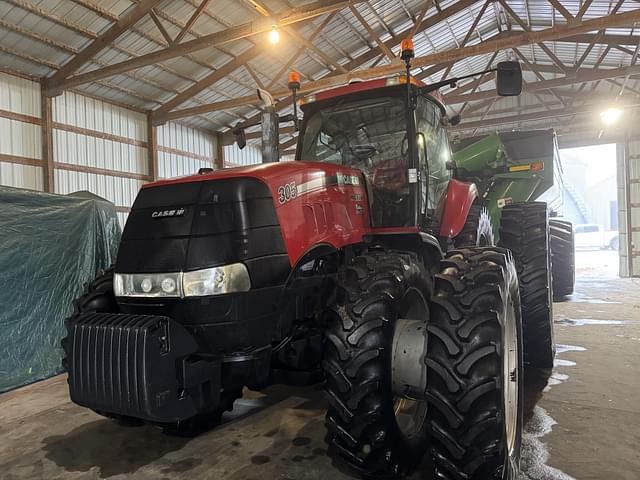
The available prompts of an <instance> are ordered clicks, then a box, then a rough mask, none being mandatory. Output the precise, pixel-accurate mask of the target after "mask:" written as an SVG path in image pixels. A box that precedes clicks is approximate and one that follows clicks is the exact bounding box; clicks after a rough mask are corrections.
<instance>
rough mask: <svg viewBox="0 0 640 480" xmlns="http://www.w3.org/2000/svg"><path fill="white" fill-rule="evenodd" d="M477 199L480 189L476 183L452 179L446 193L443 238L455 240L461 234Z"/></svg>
mask: <svg viewBox="0 0 640 480" xmlns="http://www.w3.org/2000/svg"><path fill="white" fill-rule="evenodd" d="M476 198H478V188H477V187H476V185H475V183H467V182H461V181H460V180H455V179H451V181H450V182H449V185H448V187H447V192H446V193H445V199H444V210H443V213H442V221H441V223H440V235H441V236H443V237H448V238H453V237H457V236H458V235H459V234H460V232H461V231H462V229H463V228H464V223H465V222H466V221H467V216H468V215H469V210H471V205H472V204H473V202H474V201H475V199H476Z"/></svg>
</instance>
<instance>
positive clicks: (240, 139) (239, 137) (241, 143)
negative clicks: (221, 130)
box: [233, 128, 247, 150]
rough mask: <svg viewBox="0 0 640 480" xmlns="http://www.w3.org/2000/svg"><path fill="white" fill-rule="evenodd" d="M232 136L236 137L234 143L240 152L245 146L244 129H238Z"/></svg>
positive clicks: (245, 135)
mask: <svg viewBox="0 0 640 480" xmlns="http://www.w3.org/2000/svg"><path fill="white" fill-rule="evenodd" d="M233 134H234V135H235V137H236V143H237V144H238V148H239V149H240V150H242V149H243V148H244V147H246V146H247V134H246V133H245V132H244V128H238V129H236V130H234V131H233Z"/></svg>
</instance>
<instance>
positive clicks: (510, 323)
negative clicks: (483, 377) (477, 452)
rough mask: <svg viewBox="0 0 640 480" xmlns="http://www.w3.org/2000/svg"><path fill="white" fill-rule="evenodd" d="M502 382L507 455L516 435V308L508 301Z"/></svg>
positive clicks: (503, 333)
mask: <svg viewBox="0 0 640 480" xmlns="http://www.w3.org/2000/svg"><path fill="white" fill-rule="evenodd" d="M502 338H503V342H502V349H503V352H502V382H503V383H502V384H503V389H502V390H503V395H504V421H505V433H506V440H507V450H508V453H509V456H511V455H513V453H514V451H515V447H516V440H517V435H518V388H519V387H518V384H519V379H518V375H519V371H518V336H517V327H516V310H515V305H514V304H513V300H510V301H509V305H508V308H507V312H506V316H505V322H504V324H503V325H502Z"/></svg>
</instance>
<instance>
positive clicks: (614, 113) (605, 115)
mask: <svg viewBox="0 0 640 480" xmlns="http://www.w3.org/2000/svg"><path fill="white" fill-rule="evenodd" d="M622 113H623V112H622V109H620V108H616V107H611V108H607V109H606V110H605V111H603V112H601V113H600V118H601V119H602V122H603V123H604V124H605V125H607V126H610V125H613V124H614V123H616V122H617V121H618V120H619V119H620V117H621V116H622Z"/></svg>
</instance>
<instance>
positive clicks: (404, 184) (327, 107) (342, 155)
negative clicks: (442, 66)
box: [296, 76, 450, 227]
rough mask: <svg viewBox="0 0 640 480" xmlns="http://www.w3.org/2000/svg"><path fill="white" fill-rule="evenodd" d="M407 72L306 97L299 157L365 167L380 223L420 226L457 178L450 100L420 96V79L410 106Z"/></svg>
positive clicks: (415, 82) (415, 83)
mask: <svg viewBox="0 0 640 480" xmlns="http://www.w3.org/2000/svg"><path fill="white" fill-rule="evenodd" d="M406 78H407V77H406V76H397V77H392V78H388V79H381V80H372V81H368V82H358V83H352V84H350V85H348V86H345V87H340V88H336V89H332V90H328V91H325V92H321V93H318V94H315V95H310V96H307V97H305V98H303V99H302V101H301V105H302V110H303V112H304V119H303V121H302V124H301V129H300V134H299V141H298V148H297V151H296V160H305V161H313V162H324V163H332V164H337V165H342V166H345V167H352V168H357V169H359V170H360V171H362V172H363V174H364V177H365V182H366V188H367V192H368V195H369V204H370V205H369V209H370V216H371V223H372V226H374V227H404V226H414V225H415V220H416V218H417V220H418V222H419V224H423V223H424V222H425V220H426V219H428V218H429V216H430V215H431V214H432V212H433V211H434V210H435V208H436V206H437V203H438V201H439V199H440V198H441V196H442V193H443V192H444V190H445V189H446V186H447V184H448V182H449V179H450V173H449V170H447V161H448V160H449V145H448V141H447V135H446V132H445V128H444V123H445V122H446V121H447V117H446V112H445V109H444V106H443V104H442V102H441V100H440V99H439V98H437V97H436V96H432V95H429V94H420V92H419V88H420V87H424V84H423V83H422V82H420V81H418V80H416V79H415V78H411V80H410V86H409V88H410V89H411V95H412V98H413V100H412V105H410V106H408V105H407V80H406ZM411 131H413V132H415V135H409V132H411ZM411 151H414V152H416V153H417V155H416V158H415V161H414V160H412V155H410V152H411ZM414 197H415V198H414ZM414 209H415V210H414Z"/></svg>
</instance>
